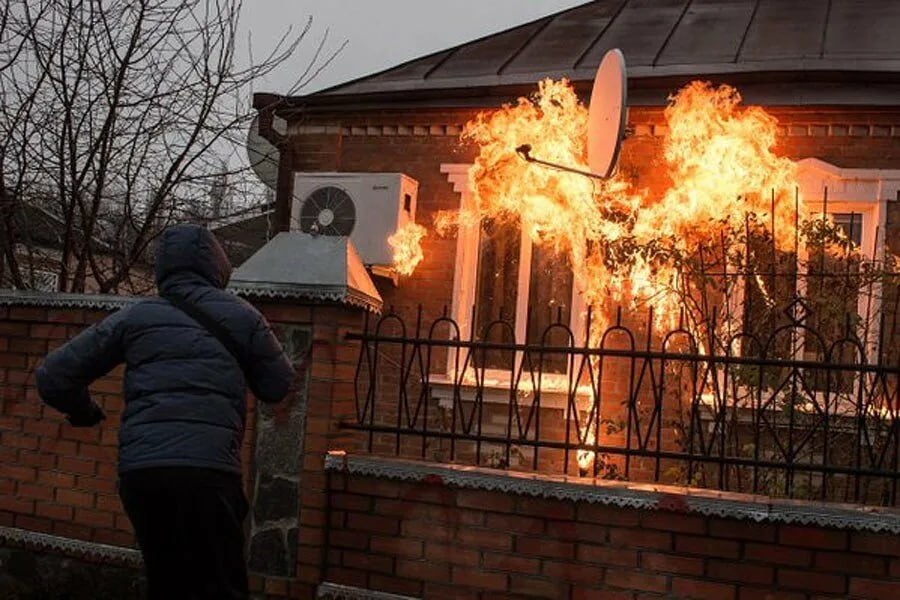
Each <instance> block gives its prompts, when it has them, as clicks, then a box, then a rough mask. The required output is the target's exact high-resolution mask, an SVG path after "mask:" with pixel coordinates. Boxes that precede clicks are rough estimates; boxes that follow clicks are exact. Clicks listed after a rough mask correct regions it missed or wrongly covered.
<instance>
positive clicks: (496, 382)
mask: <svg viewBox="0 0 900 600" xmlns="http://www.w3.org/2000/svg"><path fill="white" fill-rule="evenodd" d="M471 167H472V165H470V164H459V163H454V164H446V163H445V164H442V165H441V167H440V168H441V173H444V174H445V175H447V179H448V180H449V181H450V183H451V184H452V185H453V191H454V192H456V193H458V194H459V195H460V209H461V210H468V209H472V208H473V207H474V198H473V197H472V189H471V186H470V184H471V181H470V179H469V170H470V169H471ZM527 231H528V229H527V227H522V241H521V249H520V255H519V256H520V259H519V274H518V285H519V288H518V292H519V293H518V294H517V295H516V315H515V336H516V342H517V343H524V340H525V334H526V328H527V320H526V318H525V315H527V313H528V293H527V291H528V283H529V281H530V278H531V249H532V241H531V238H530V237H529V236H528V233H527ZM480 237H481V227H480V225H479V224H476V223H460V225H459V228H458V233H457V237H456V262H455V265H454V270H453V300H452V304H451V317H452V318H453V320H454V321H456V323H457V325H458V326H459V331H460V335H461V336H462V337H463V339H468V337H469V336H470V335H472V333H473V332H472V328H473V327H474V323H472V306H473V305H474V303H475V292H476V288H477V282H478V251H479V242H480ZM523 292H524V293H523ZM584 313H585V303H584V299H583V297H582V295H581V294H580V293H579V291H578V285H577V282H576V281H574V280H573V282H572V299H571V311H570V315H571V317H570V321H569V323H568V325H569V328H570V329H571V330H572V333H573V335H574V340H573V344H574V345H575V346H576V347H577V346H579V345H581V344H582V343H583V341H584V340H583V335H584ZM521 361H522V356H521V355H520V354H519V353H517V355H516V363H515V370H516V372H518V370H519V368H520V367H521ZM453 362H454V361H453V356H452V355H451V356H448V357H447V372H448V373H453V372H454V370H455V365H454V364H453ZM484 376H485V384H484V387H485V388H492V389H496V390H501V391H502V390H507V395H506V396H504V398H507V397H508V389H509V385H510V376H511V373H510V372H509V371H506V370H504V369H484ZM543 377H544V379H545V380H546V381H548V382H551V383H556V384H562V385H565V384H566V383H567V382H568V378H569V375H568V374H550V373H544V374H543ZM448 381H449V380H448ZM501 395H503V394H501ZM526 395H528V394H527V393H526ZM542 396H546V397H548V398H550V397H553V400H552V404H554V405H556V404H558V403H560V402H562V403H563V404H564V403H565V400H564V398H565V396H566V394H565V393H564V392H559V393H556V392H547V391H543V392H542ZM557 396H559V398H557ZM485 398H486V400H487V399H488V398H491V399H493V398H494V395H493V394H491V395H490V396H487V395H486V397H485ZM489 401H490V400H489ZM504 401H505V399H504Z"/></svg>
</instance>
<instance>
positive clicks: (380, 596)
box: [316, 581, 419, 600]
mask: <svg viewBox="0 0 900 600" xmlns="http://www.w3.org/2000/svg"><path fill="white" fill-rule="evenodd" d="M316 598H327V599H328V600H419V598H413V597H412V596H400V595H398V594H389V593H387V592H375V591H372V590H366V589H363V588H358V587H353V586H351V585H341V584H339V583H328V582H327V581H326V582H325V583H322V584H319V587H318V589H317V590H316Z"/></svg>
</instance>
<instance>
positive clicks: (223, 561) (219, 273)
mask: <svg viewBox="0 0 900 600" xmlns="http://www.w3.org/2000/svg"><path fill="white" fill-rule="evenodd" d="M230 275H231V265H230V264H229V261H228V258H227V257H226V255H225V252H224V251H223V250H222V247H221V246H220V245H219V243H218V241H217V240H216V239H215V237H214V236H213V235H212V233H210V232H209V231H208V230H206V229H204V228H202V227H199V226H194V225H178V226H175V227H171V228H169V229H167V230H165V231H164V232H163V234H162V237H161V240H160V242H159V245H158V250H157V258H156V283H157V287H158V290H159V293H160V297H154V298H148V299H146V300H143V301H140V302H137V303H135V304H133V305H131V306H129V307H128V308H125V309H123V310H121V311H119V312H117V313H115V314H113V315H111V316H109V317H108V318H106V319H105V320H103V321H102V322H100V323H98V324H96V325H94V326H93V327H91V328H89V329H87V330H86V331H84V332H83V333H81V334H80V335H78V336H77V337H76V338H75V339H73V340H72V341H70V342H69V343H68V344H66V345H65V346H63V347H61V348H59V349H58V350H56V351H54V352H53V353H51V354H50V355H49V356H48V357H47V359H46V361H45V362H44V364H43V365H41V366H40V367H39V368H38V370H37V383H38V389H39V391H40V394H41V397H42V398H43V400H44V401H45V402H46V403H47V404H49V405H50V406H52V407H53V408H55V409H57V410H59V411H61V412H63V413H65V414H66V415H67V418H68V420H69V422H70V423H71V424H72V425H74V426H92V425H95V424H97V423H99V422H100V421H101V420H102V419H103V418H104V415H103V412H102V410H101V409H100V408H99V406H98V405H97V404H96V403H94V401H93V400H92V399H91V397H90V394H89V393H88V389H87V388H88V385H89V384H90V383H91V382H93V381H94V380H95V379H97V378H98V377H101V376H103V375H105V374H106V373H107V372H109V371H110V370H111V369H112V368H114V367H115V366H116V365H118V364H120V363H122V362H124V363H125V385H124V398H125V408H124V411H123V412H122V422H121V426H120V429H119V494H120V497H121V499H122V504H123V505H124V507H125V511H126V512H127V513H128V516H129V518H130V519H131V522H132V524H133V525H134V530H135V535H136V536H137V539H138V543H139V544H140V547H141V551H142V553H143V556H144V564H145V568H146V572H147V583H148V592H149V597H150V598H152V599H157V598H165V599H166V600H173V599H178V598H216V599H224V598H247V595H248V591H247V572H246V564H245V560H244V534H243V521H244V519H245V518H246V515H247V511H248V505H247V501H246V499H245V497H244V493H243V487H242V485H241V456H240V449H241V441H242V438H243V433H244V421H245V418H246V403H245V397H246V388H247V387H249V388H250V390H251V391H252V392H253V394H254V395H255V396H256V398H258V399H259V400H261V401H263V402H278V401H280V400H282V399H283V398H284V397H285V396H286V395H287V394H288V392H289V391H290V389H291V386H292V382H293V377H294V373H293V369H292V367H291V364H290V361H289V360H288V358H287V357H286V356H285V354H284V351H283V350H282V348H281V345H280V344H279V343H278V340H277V339H276V338H275V336H274V335H273V334H272V331H271V330H270V328H269V325H268V323H267V322H266V320H265V318H264V317H263V316H262V315H261V314H259V312H257V311H256V310H255V309H254V308H253V307H252V306H250V305H249V304H248V303H246V302H244V301H243V300H241V299H239V298H236V297H235V296H234V295H232V294H230V293H228V292H227V291H225V290H224V288H225V286H226V285H227V283H228V278H229V277H230ZM165 298H170V299H171V300H167V299H165ZM185 303H187V304H188V305H189V306H190V307H193V310H194V311H198V310H199V311H201V312H202V314H203V315H205V316H206V318H207V319H211V320H213V321H215V323H217V324H218V325H217V326H216V327H215V328H216V329H218V330H219V331H218V333H214V332H213V331H212V330H211V329H210V328H209V327H207V326H204V324H203V323H201V321H203V319H200V320H197V319H195V318H194V317H192V316H189V313H188V312H185V310H184V309H182V308H179V307H177V306H176V305H177V304H181V305H182V306H183V305H184V304H185ZM194 315H195V316H196V312H195V313H194ZM207 325H209V323H207ZM223 331H224V333H225V334H227V335H228V336H230V337H228V338H224V341H223ZM227 342H231V344H230V345H229V344H227ZM237 347H239V348H240V349H241V350H242V352H241V353H240V354H237V356H239V357H240V359H238V358H236V353H235V354H233V353H232V352H233V351H234V350H235V348H237Z"/></svg>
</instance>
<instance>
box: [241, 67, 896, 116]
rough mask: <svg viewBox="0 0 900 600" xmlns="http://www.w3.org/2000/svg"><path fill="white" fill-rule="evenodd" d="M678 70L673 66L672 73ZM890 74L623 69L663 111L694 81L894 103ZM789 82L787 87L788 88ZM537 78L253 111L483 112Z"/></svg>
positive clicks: (638, 102) (437, 85)
mask: <svg viewBox="0 0 900 600" xmlns="http://www.w3.org/2000/svg"><path fill="white" fill-rule="evenodd" d="M676 67H677V68H676ZM897 67H898V68H897V70H893V71H891V70H870V71H852V70H851V71H848V70H816V71H811V70H801V71H798V70H790V69H785V70H774V71H748V70H746V69H743V70H742V69H737V68H714V67H708V68H705V69H703V70H697V67H696V66H694V69H693V70H692V69H691V68H689V67H688V66H684V65H681V66H679V65H673V66H669V67H666V68H655V69H654V70H653V74H652V75H651V74H648V73H644V71H648V69H646V68H644V69H642V68H636V69H632V70H631V71H630V72H629V104H630V105H631V106H665V105H666V104H667V100H668V97H669V95H670V94H671V93H672V92H673V91H675V90H677V89H678V88H679V87H681V86H683V85H684V84H686V83H688V82H689V81H692V80H695V79H704V80H710V81H713V82H714V83H725V82H727V83H732V84H734V85H738V86H740V91H741V92H742V93H743V95H744V97H745V99H746V100H747V101H748V102H749V103H753V104H784V105H800V106H826V105H851V106H863V105H864V106H900V65H897ZM543 77H552V78H555V79H559V78H562V77H568V78H569V79H570V80H571V81H572V82H573V85H574V86H575V89H576V90H577V91H578V92H579V93H581V94H583V95H585V96H587V95H588V94H589V92H590V87H591V84H592V80H591V78H590V77H584V76H582V74H580V73H562V72H560V73H547V74H545V75H543V76H542V78H543ZM787 84H789V85H787ZM536 85H537V81H535V80H532V79H526V78H517V77H515V76H502V77H496V76H491V77H478V78H465V79H460V80H453V79H448V80H443V81H440V82H435V81H431V82H427V86H426V85H422V82H411V81H397V82H392V83H391V84H390V85H385V84H384V83H381V84H380V85H379V86H377V88H375V87H374V86H373V88H374V89H368V88H366V87H361V86H357V88H358V89H357V91H354V92H352V93H338V91H339V90H335V91H333V92H328V93H313V94H308V95H305V96H285V97H275V96H273V95H271V94H258V95H257V96H258V97H259V100H258V101H255V102H254V106H259V105H263V106H264V105H267V104H268V105H271V103H273V102H277V104H278V108H277V110H278V112H279V114H282V115H283V116H289V115H290V114H292V113H304V114H308V113H315V112H331V111H338V112H349V111H358V110H374V109H386V108H388V109H394V110H404V109H413V108H436V109H437V108H473V107H476V108H483V107H491V106H500V105H502V104H504V103H506V102H511V101H515V99H516V98H519V97H521V96H523V95H527V94H530V93H531V92H533V91H534V89H535V86H536Z"/></svg>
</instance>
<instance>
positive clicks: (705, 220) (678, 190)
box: [435, 80, 805, 472]
mask: <svg viewBox="0 0 900 600" xmlns="http://www.w3.org/2000/svg"><path fill="white" fill-rule="evenodd" d="M664 116H665V121H666V125H667V128H668V133H667V135H666V137H665V138H664V140H663V150H664V152H663V156H664V160H665V162H664V165H662V167H663V170H664V171H665V175H666V176H667V178H668V180H669V181H670V182H671V183H670V185H669V186H668V188H667V189H666V190H665V191H664V192H663V193H656V194H655V195H651V193H650V192H648V191H646V190H641V189H637V188H635V187H634V186H633V185H632V184H631V183H630V182H629V181H628V180H627V179H626V177H625V176H623V175H622V174H617V175H616V176H614V177H613V178H611V179H609V180H606V181H598V180H592V179H590V178H587V177H584V176H581V175H578V174H573V173H568V172H564V171H560V170H555V169H551V168H547V167H545V166H540V165H535V164H532V163H528V162H526V161H524V160H522V159H521V157H519V156H518V155H517V153H516V148H517V147H519V146H520V145H523V144H529V145H530V146H531V147H532V154H533V156H536V157H539V158H541V159H543V160H546V161H550V162H553V163H557V164H563V165H567V166H570V167H573V168H575V169H579V170H588V166H587V160H586V146H587V144H586V141H587V123H588V112H587V109H586V108H585V107H584V106H583V105H582V104H581V103H580V101H579V100H578V97H577V96H576V94H575V92H574V90H573V89H572V87H571V85H570V84H569V83H568V82H567V81H565V80H563V81H551V80H545V81H543V82H541V83H540V84H539V89H538V92H537V93H536V95H535V96H534V97H533V98H530V99H525V98H522V99H520V100H519V101H518V102H517V103H516V104H514V105H507V106H504V107H503V108H501V109H500V110H497V111H494V112H488V113H482V114H480V115H478V116H477V117H476V118H475V119H474V120H472V121H471V122H469V123H468V124H467V125H466V126H465V128H464V130H463V134H462V138H463V140H464V141H468V142H471V143H474V144H475V145H476V146H477V149H478V155H477V157H476V159H475V161H474V165H473V167H472V169H471V171H470V178H471V189H472V191H473V208H471V209H469V210H467V211H460V212H459V213H458V214H455V215H450V214H447V213H443V214H439V215H438V217H437V219H436V222H435V227H436V229H437V230H438V232H439V233H442V232H443V231H446V229H447V228H448V227H449V226H450V225H452V224H453V223H454V222H467V223H478V222H480V220H481V219H482V218H494V219H500V220H502V219H508V220H510V221H512V222H516V223H519V224H521V226H522V227H523V228H524V229H525V231H526V232H527V233H528V235H529V236H530V237H531V238H532V240H533V242H534V243H535V244H542V245H546V246H549V247H551V248H553V249H554V250H555V251H557V252H559V253H565V254H566V255H568V258H569V263H570V264H571V266H572V269H573V273H574V278H575V282H576V285H577V286H578V289H579V291H580V292H581V294H582V296H583V297H584V298H585V301H586V303H587V304H588V305H589V306H591V307H592V308H593V312H594V315H595V317H594V318H595V324H596V325H599V326H595V327H594V331H595V332H602V331H603V329H604V327H603V325H604V323H602V322H601V323H597V322H596V320H597V319H599V320H600V321H603V320H604V319H609V318H611V315H613V314H614V310H615V308H616V307H617V306H624V307H631V308H638V307H643V308H652V309H653V311H654V315H655V316H656V319H657V321H658V325H660V326H669V327H672V326H676V325H677V323H678V319H679V316H680V314H681V312H682V311H683V307H684V305H685V303H684V295H685V294H689V293H690V289H689V287H690V285H689V283H688V279H689V277H688V276H686V274H685V269H684V265H685V264H686V263H687V262H689V260H690V259H691V257H692V256H694V255H695V254H696V252H697V251H698V249H701V248H707V249H708V248H721V246H719V244H720V241H721V240H722V239H723V237H725V236H727V237H729V239H740V233H741V232H743V231H744V228H745V227H746V223H747V219H748V218H753V219H755V221H756V222H758V223H765V224H767V225H769V224H771V225H773V229H774V235H775V243H776V246H777V247H778V248H779V249H784V250H787V249H792V245H793V243H794V239H795V227H796V226H795V223H796V222H797V220H798V219H797V217H798V216H799V220H800V221H802V220H803V218H804V215H805V212H804V209H803V207H802V204H801V205H800V206H799V207H798V206H797V203H796V200H795V190H796V189H797V183H796V166H795V164H794V163H793V162H792V161H790V160H788V159H786V158H783V157H780V156H778V155H777V154H776V153H775V152H774V151H773V148H774V146H775V141H776V134H777V122H776V120H775V118H774V117H772V116H771V115H769V114H768V113H766V112H765V111H764V110H763V109H761V108H747V107H742V106H741V97H740V95H739V94H738V92H737V91H736V90H735V89H734V88H731V87H729V86H720V87H713V86H712V85H711V84H708V83H702V82H693V83H691V84H690V85H688V86H686V87H685V88H683V89H682V90H680V91H679V92H678V93H677V94H676V95H675V96H673V97H672V98H671V100H670V104H669V106H668V107H667V109H666V111H665V113H664ZM798 212H799V215H798V214H797V213H798ZM743 251H744V252H745V253H747V252H749V250H748V248H747V247H746V246H745V247H744V248H743ZM729 260H733V259H732V258H730V257H729ZM596 341H597V340H592V342H596ZM586 434H587V435H586V436H585V437H586V439H587V441H588V443H593V442H594V440H595V439H596V432H594V431H592V430H591V431H587V432H586ZM577 459H578V464H579V467H580V468H581V470H582V471H583V472H586V471H587V470H588V469H589V467H590V466H591V464H592V463H593V461H594V459H595V456H594V453H593V452H591V451H586V450H584V451H579V453H578V456H577Z"/></svg>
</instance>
